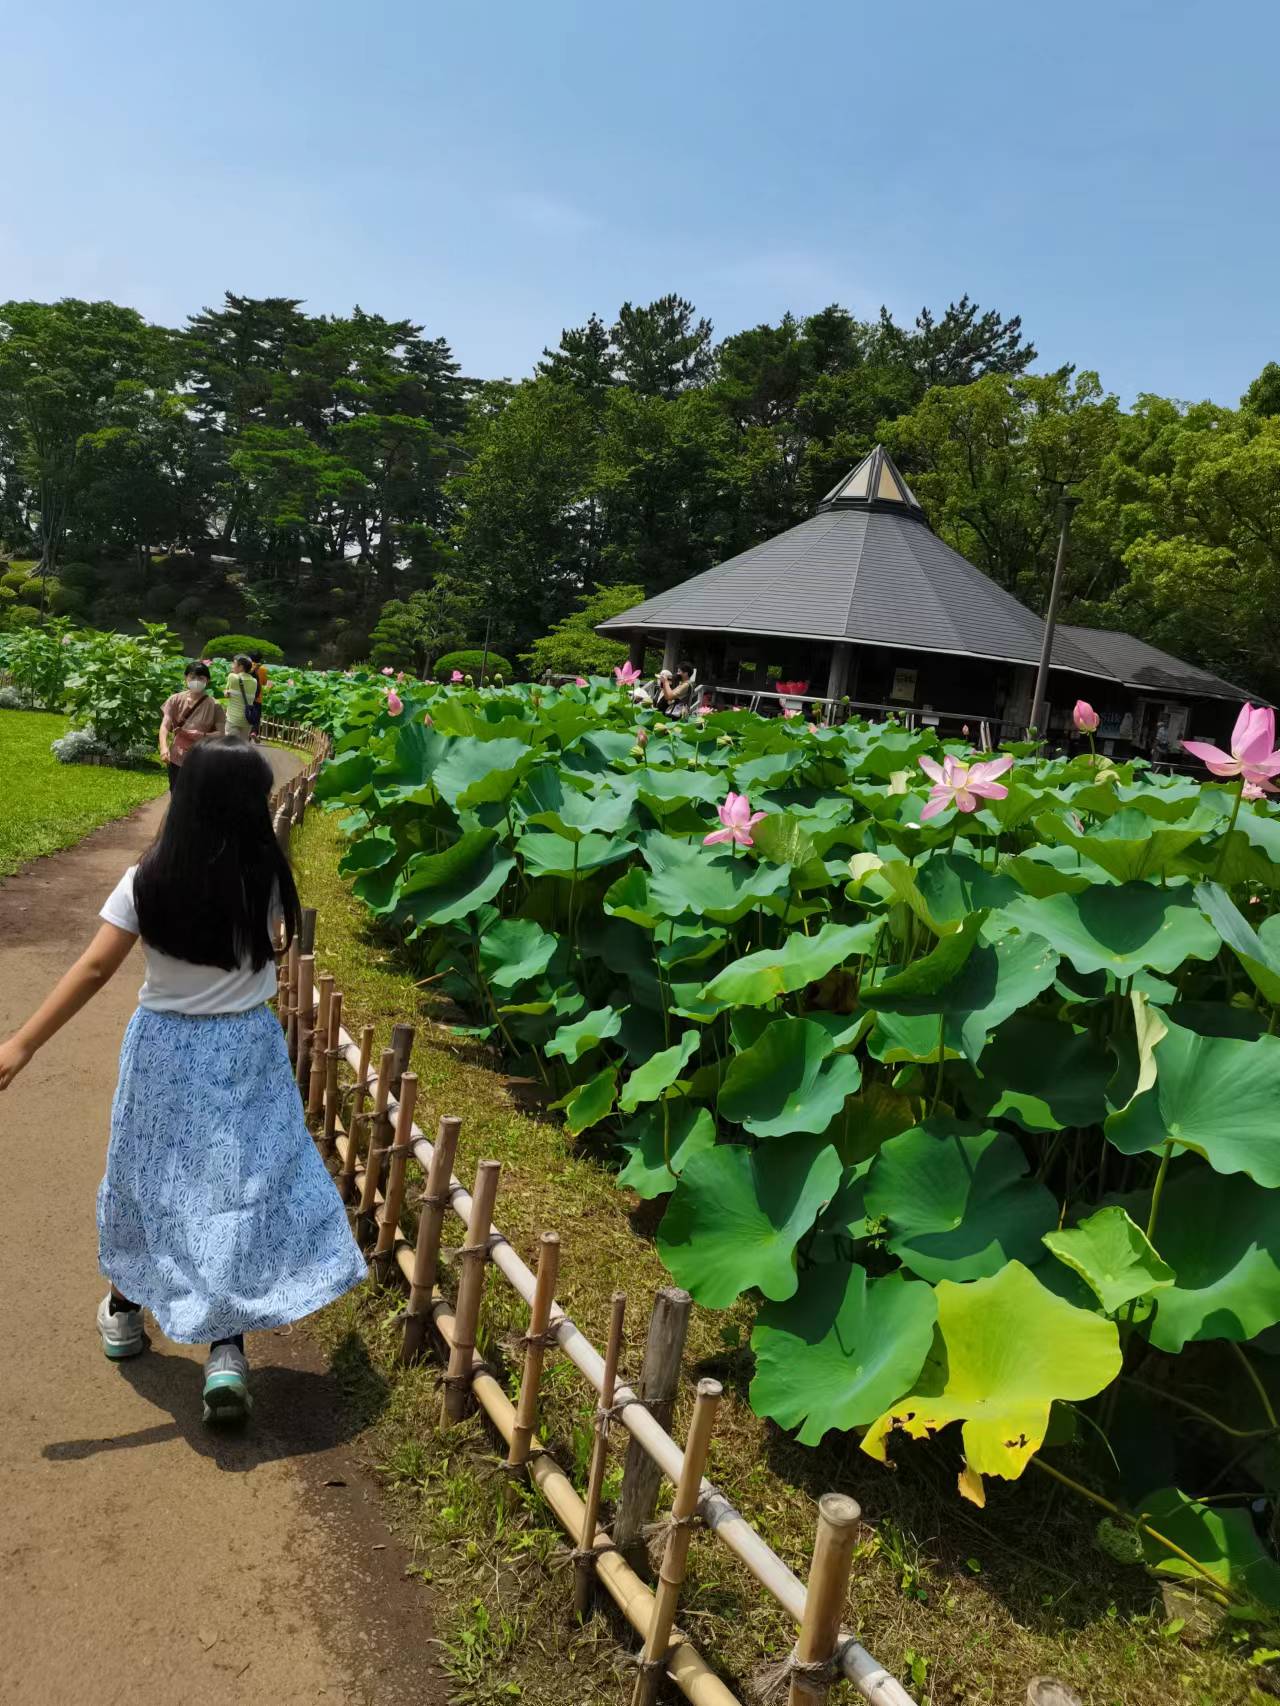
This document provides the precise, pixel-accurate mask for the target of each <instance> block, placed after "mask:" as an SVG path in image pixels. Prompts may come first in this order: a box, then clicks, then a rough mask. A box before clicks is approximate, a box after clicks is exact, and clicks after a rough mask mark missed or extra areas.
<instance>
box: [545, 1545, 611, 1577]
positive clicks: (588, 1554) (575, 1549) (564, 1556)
mask: <svg viewBox="0 0 1280 1706" xmlns="http://www.w3.org/2000/svg"><path fill="white" fill-rule="evenodd" d="M617 1550H618V1548H617V1547H616V1546H615V1545H614V1544H613V1541H612V1540H597V1541H596V1543H595V1545H594V1546H572V1547H570V1546H557V1547H556V1549H555V1551H554V1552H553V1553H552V1554H551V1556H550V1557H549V1558H548V1559H547V1569H548V1570H550V1571H551V1572H552V1573H553V1574H554V1573H555V1572H556V1571H557V1570H567V1569H568V1568H569V1567H570V1566H571V1565H575V1564H581V1563H583V1562H584V1561H585V1560H586V1559H588V1558H602V1557H603V1556H604V1554H605V1553H606V1552H616V1551H617Z"/></svg>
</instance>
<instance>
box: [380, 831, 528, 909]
mask: <svg viewBox="0 0 1280 1706" xmlns="http://www.w3.org/2000/svg"><path fill="white" fill-rule="evenodd" d="M496 840H497V838H496V836H495V835H494V833H493V831H492V830H491V829H470V830H468V831H467V833H466V834H465V835H463V836H460V837H459V839H458V840H457V841H455V842H454V843H453V845H452V847H447V848H445V850H444V852H443V853H416V854H415V855H414V857H413V858H412V859H410V860H409V862H408V864H407V865H406V866H405V867H404V870H403V871H402V872H401V874H400V884H399V887H398V889H397V891H396V912H397V914H398V916H400V917H401V918H407V919H412V920H413V922H414V924H415V925H417V926H418V927H419V928H422V927H423V926H424V925H427V924H451V923H453V922H455V921H456V920H457V919H459V918H465V917H467V915H468V914H469V913H472V912H475V911H476V910H477V909H478V908H479V907H481V906H483V905H484V904H485V902H486V901H489V900H492V899H493V897H494V895H496V894H497V892H498V890H499V889H500V888H501V887H502V885H503V883H505V882H506V880H507V876H508V874H509V873H510V872H511V871H512V870H513V869H514V867H515V860H514V859H513V858H512V856H511V854H510V853H506V852H503V851H501V850H500V849H499V848H498V847H497V845H496Z"/></svg>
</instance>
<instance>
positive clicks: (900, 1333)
mask: <svg viewBox="0 0 1280 1706" xmlns="http://www.w3.org/2000/svg"><path fill="white" fill-rule="evenodd" d="M937 1314H938V1309H937V1304H936V1302H935V1300H934V1295H933V1292H932V1290H931V1289H930V1287H929V1286H927V1285H913V1284H912V1283H911V1281H909V1280H908V1279H906V1278H905V1277H904V1276H903V1275H902V1274H887V1275H886V1276H885V1277H884V1278H883V1279H869V1278H868V1277H867V1273H866V1270H865V1268H862V1267H859V1265H858V1264H857V1263H856V1262H824V1263H823V1264H822V1265H821V1266H819V1267H814V1268H809V1269H807V1270H806V1271H805V1272H804V1273H803V1274H801V1275H800V1287H799V1290H798V1291H797V1292H796V1295H795V1296H794V1297H793V1298H791V1299H789V1300H788V1301H787V1302H785V1303H766V1304H764V1305H763V1307H762V1308H761V1310H760V1313H759V1314H758V1315H757V1317H756V1324H755V1329H754V1331H753V1332H752V1334H751V1348H752V1350H753V1351H754V1352H755V1357H756V1372H755V1378H754V1379H753V1380H752V1382H751V1408H752V1409H753V1410H754V1411H755V1412H756V1414H757V1415H758V1416H768V1417H770V1418H771V1419H772V1420H773V1421H775V1422H777V1423H778V1425H779V1427H783V1428H794V1427H796V1426H799V1425H800V1424H801V1423H803V1426H801V1427H800V1433H799V1436H798V1437H799V1440H800V1443H801V1445H821V1443H822V1437H823V1435H824V1434H825V1433H827V1432H828V1430H829V1429H831V1428H838V1429H839V1430H840V1431H841V1432H847V1431H848V1430H849V1429H850V1428H859V1427H865V1426H866V1425H867V1423H868V1422H872V1421H874V1420H875V1418H876V1417H877V1416H878V1415H880V1413H881V1412H882V1411H883V1410H884V1409H885V1408H886V1406H888V1405H889V1404H892V1403H893V1401H894V1399H895V1398H897V1397H899V1396H900V1395H901V1394H902V1393H903V1392H905V1391H907V1389H908V1388H909V1387H910V1385H911V1383H912V1381H913V1380H914V1379H915V1378H916V1376H917V1375H918V1374H919V1372H920V1367H921V1364H922V1363H923V1362H924V1359H925V1357H926V1356H927V1355H928V1354H929V1347H930V1345H931V1344H932V1343H933V1328H934V1322H935V1321H936V1320H937Z"/></svg>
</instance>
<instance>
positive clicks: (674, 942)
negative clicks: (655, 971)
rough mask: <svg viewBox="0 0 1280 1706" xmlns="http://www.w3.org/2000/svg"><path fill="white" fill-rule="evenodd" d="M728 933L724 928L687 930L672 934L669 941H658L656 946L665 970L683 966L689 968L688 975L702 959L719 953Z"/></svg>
mask: <svg viewBox="0 0 1280 1706" xmlns="http://www.w3.org/2000/svg"><path fill="white" fill-rule="evenodd" d="M727 935H728V933H727V931H724V930H686V931H685V932H684V933H683V935H680V936H672V938H671V940H670V941H669V942H657V943H655V944H654V946H655V949H656V952H657V957H658V961H659V963H660V964H661V966H662V969H663V970H664V971H668V970H670V969H673V968H675V967H683V968H687V969H686V975H687V971H688V970H692V969H695V968H696V965H697V963H698V962H699V961H700V960H709V959H710V958H711V956H712V955H713V954H717V953H719V952H720V950H721V948H723V947H724V945H725V941H726V939H727Z"/></svg>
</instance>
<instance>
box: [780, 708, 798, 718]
mask: <svg viewBox="0 0 1280 1706" xmlns="http://www.w3.org/2000/svg"><path fill="white" fill-rule="evenodd" d="M782 714H783V716H784V717H788V718H789V717H798V716H799V715H800V707H799V705H784V706H783V707H782Z"/></svg>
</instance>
